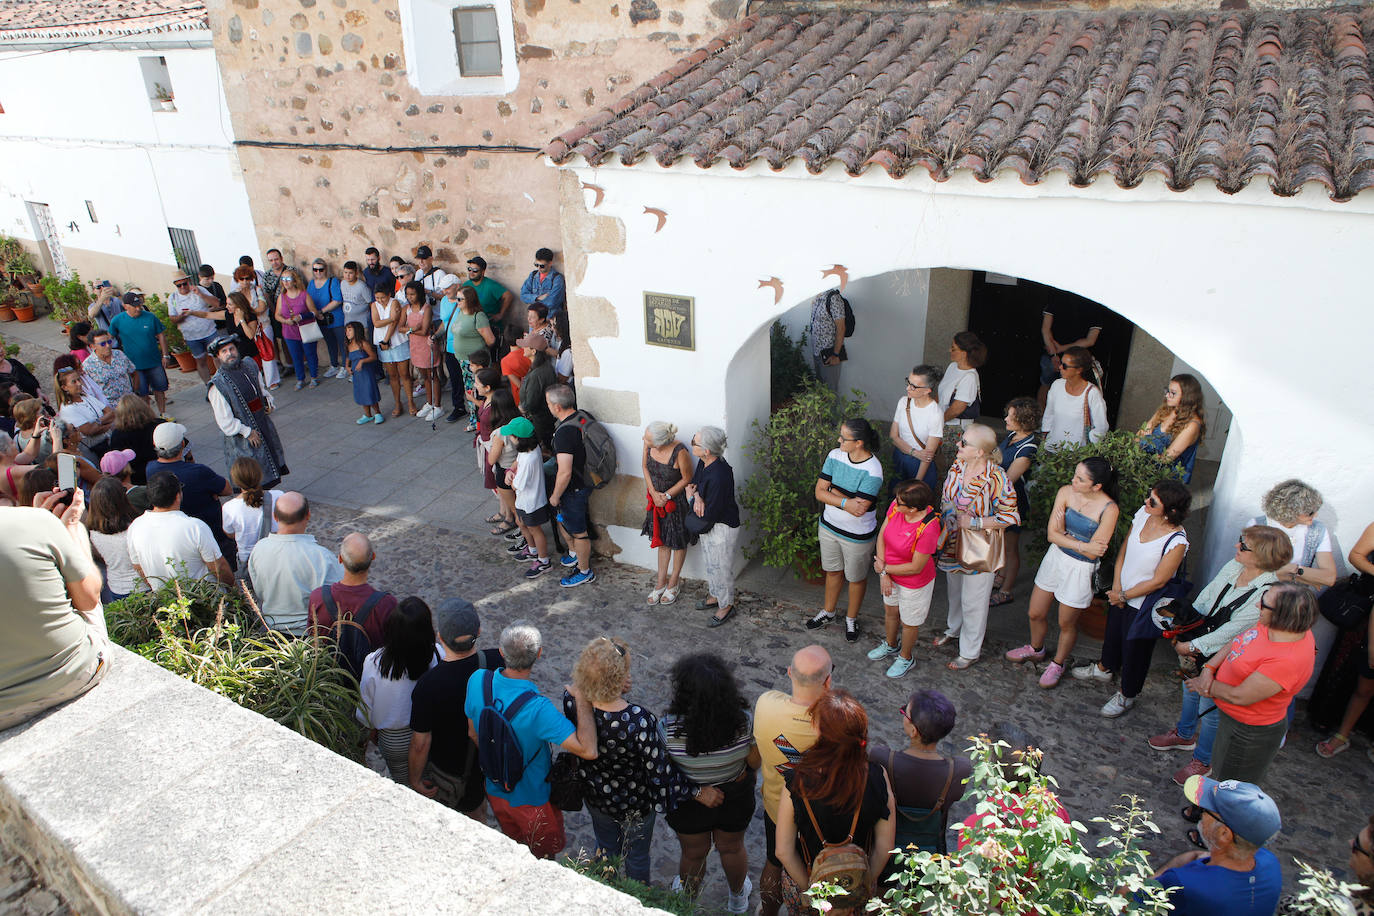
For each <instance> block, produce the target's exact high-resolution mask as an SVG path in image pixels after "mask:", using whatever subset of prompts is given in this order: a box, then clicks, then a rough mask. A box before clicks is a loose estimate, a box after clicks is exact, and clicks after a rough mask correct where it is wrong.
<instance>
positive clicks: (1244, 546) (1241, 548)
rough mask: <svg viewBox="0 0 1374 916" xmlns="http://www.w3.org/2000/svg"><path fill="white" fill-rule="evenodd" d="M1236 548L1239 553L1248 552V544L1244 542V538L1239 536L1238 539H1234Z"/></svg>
mask: <svg viewBox="0 0 1374 916" xmlns="http://www.w3.org/2000/svg"><path fill="white" fill-rule="evenodd" d="M1236 549H1237V550H1239V551H1240V552H1241V553H1249V552H1250V545H1249V544H1247V543H1245V538H1241V539H1239V540H1238V541H1236Z"/></svg>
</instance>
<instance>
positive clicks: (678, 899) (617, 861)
mask: <svg viewBox="0 0 1374 916" xmlns="http://www.w3.org/2000/svg"><path fill="white" fill-rule="evenodd" d="M560 861H561V862H562V864H563V865H564V866H566V867H567V868H571V869H572V870H573V871H575V872H577V873H578V874H579V875H585V876H587V877H588V878H591V879H592V880H593V881H596V882H597V883H599V884H604V885H606V886H607V887H609V888H612V889H613V890H617V891H620V892H621V893H622V894H629V895H630V896H631V897H634V898H635V899H636V900H638V901H639V902H640V903H642V904H644V905H645V906H647V907H653V908H655V909H659V910H663V911H664V912H667V913H672V914H674V916H700V914H704V913H713V912H719V911H718V910H714V909H705V908H701V907H699V906H698V904H697V902H696V901H695V900H693V899H692V898H691V897H690V896H688V895H687V894H685V893H678V894H675V893H673V892H672V891H671V890H668V889H667V888H663V887H654V886H653V885H650V884H644V883H642V882H639V881H636V880H634V879H633V878H629V877H627V876H626V875H625V867H624V865H625V863H624V859H622V858H621V857H619V856H607V857H599V856H597V857H594V856H590V855H588V854H587V852H586V850H582V851H581V852H579V853H577V854H576V855H571V856H567V857H566V858H564V859H561V860H560Z"/></svg>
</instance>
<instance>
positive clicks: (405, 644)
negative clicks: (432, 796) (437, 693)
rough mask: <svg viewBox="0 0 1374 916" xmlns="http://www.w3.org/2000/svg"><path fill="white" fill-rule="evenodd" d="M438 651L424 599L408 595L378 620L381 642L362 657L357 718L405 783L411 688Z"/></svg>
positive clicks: (392, 771)
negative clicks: (384, 617)
mask: <svg viewBox="0 0 1374 916" xmlns="http://www.w3.org/2000/svg"><path fill="white" fill-rule="evenodd" d="M436 661H438V657H437V656H436V655H435V650H434V623H433V621H432V620H431V617H430V612H429V605H427V604H425V603H424V602H423V601H422V600H420V599H419V598H407V599H405V600H404V601H402V602H401V603H400V604H399V605H397V607H396V610H394V611H392V612H391V614H390V616H388V617H387V619H386V623H385V624H383V625H382V647H381V648H380V649H378V650H376V651H375V652H373V653H371V654H370V655H368V656H367V658H366V659H365V660H364V661H363V673H362V677H360V678H359V679H358V686H359V688H360V690H361V694H362V703H361V704H359V706H358V711H357V717H358V721H359V722H361V723H363V725H364V726H366V727H367V728H369V729H371V730H372V734H371V736H370V737H371V739H372V740H373V741H375V742H376V744H377V748H378V750H380V751H381V752H382V757H383V758H384V759H385V760H386V768H387V771H388V772H390V774H391V778H392V779H394V780H395V781H396V782H399V783H400V784H401V785H403V786H408V785H410V760H409V758H410V694H411V692H412V691H413V690H414V689H415V682H416V681H418V680H419V679H420V675H422V674H424V673H425V672H426V671H428V670H429V669H430V668H433V667H434V664H435V662H436Z"/></svg>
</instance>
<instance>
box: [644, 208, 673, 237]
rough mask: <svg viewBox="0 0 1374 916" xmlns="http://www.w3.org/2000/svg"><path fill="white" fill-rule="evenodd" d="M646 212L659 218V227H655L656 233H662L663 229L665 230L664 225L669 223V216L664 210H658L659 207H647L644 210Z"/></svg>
mask: <svg viewBox="0 0 1374 916" xmlns="http://www.w3.org/2000/svg"><path fill="white" fill-rule="evenodd" d="M644 212H645V213H652V214H653V215H654V216H656V217H658V225H657V226H656V227H654V232H660V231H662V229H663V224H664V223H666V222H668V214H667V213H664V212H663V211H662V210H660V209H658V208H657V207H645V208H644Z"/></svg>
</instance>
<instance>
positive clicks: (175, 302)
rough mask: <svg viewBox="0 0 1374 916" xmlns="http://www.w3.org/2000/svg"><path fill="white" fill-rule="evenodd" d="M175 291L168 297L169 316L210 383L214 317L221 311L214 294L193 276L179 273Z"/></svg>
mask: <svg viewBox="0 0 1374 916" xmlns="http://www.w3.org/2000/svg"><path fill="white" fill-rule="evenodd" d="M172 285H173V286H174V287H176V289H175V290H173V291H172V292H171V293H169V294H168V295H167V316H168V317H169V318H171V319H172V324H174V325H176V326H177V328H178V329H179V330H180V331H181V336H182V337H184V338H186V346H187V347H189V348H190V350H191V355H192V356H194V357H195V358H196V371H197V372H199V373H200V378H201V380H202V381H204V382H207V383H208V382H209V381H210V351H209V346H210V341H212V340H214V339H215V321H214V317H213V315H214V313H215V312H217V311H219V310H220V303H219V300H218V299H216V298H215V295H214V293H212V292H210V291H209V290H208V289H206V288H205V287H203V286H199V285H197V284H196V283H195V282H194V281H193V280H192V279H191V276H190V274H188V273H186V271H184V270H179V271H177V273H176V276H175V277H173V278H172Z"/></svg>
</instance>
